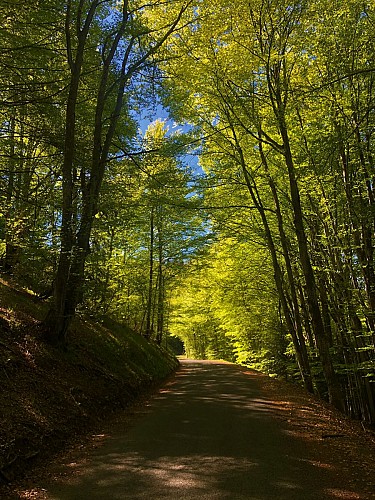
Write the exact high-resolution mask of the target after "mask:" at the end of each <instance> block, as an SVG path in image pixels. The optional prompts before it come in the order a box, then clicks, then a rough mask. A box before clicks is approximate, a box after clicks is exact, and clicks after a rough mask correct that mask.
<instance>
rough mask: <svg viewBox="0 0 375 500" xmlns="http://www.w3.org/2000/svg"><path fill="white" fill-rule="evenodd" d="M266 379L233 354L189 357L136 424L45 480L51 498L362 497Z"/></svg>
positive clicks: (255, 499) (250, 499) (305, 499)
mask: <svg viewBox="0 0 375 500" xmlns="http://www.w3.org/2000/svg"><path fill="white" fill-rule="evenodd" d="M259 379H260V377H259V375H257V374H256V372H249V371H246V370H244V369H241V368H239V367H237V366H234V365H231V364H228V363H220V362H204V361H188V360H186V361H183V362H182V368H181V370H180V371H179V372H178V373H177V375H176V377H175V379H174V380H173V381H172V382H171V383H169V384H168V385H166V386H165V387H164V389H162V390H161V391H160V392H158V393H157V394H156V395H155V396H154V397H153V398H152V399H151V400H150V402H149V404H148V407H147V408H146V411H143V412H141V415H138V417H137V418H136V419H135V421H134V422H132V423H131V425H130V426H127V428H124V429H123V430H122V431H121V430H120V431H117V432H116V434H115V435H111V436H109V437H108V438H107V439H104V440H103V442H102V443H101V444H100V446H98V447H97V448H96V449H95V450H93V451H92V453H91V454H90V456H89V459H88V460H85V461H81V462H80V461H79V460H77V461H73V462H72V463H71V464H70V465H68V466H64V467H65V476H62V477H60V479H59V480H56V481H55V482H53V483H51V484H46V485H44V488H45V492H46V498H48V499H51V500H79V499H82V500H96V499H102V500H112V499H132V500H137V499H147V500H157V499H174V500H183V499H192V500H193V499H194V500H222V499H228V500H237V499H238V500H241V499H243V500H283V499H285V500H297V499H298V500H308V499H315V500H326V499H327V500H329V499H332V500H334V499H338V498H345V499H357V498H362V497H361V496H356V495H355V494H354V493H353V496H351V493H350V491H349V490H348V489H345V485H343V484H342V479H340V478H339V477H337V475H336V474H335V471H334V470H332V468H329V467H324V466H321V465H322V464H320V466H317V464H316V462H314V460H313V459H312V457H311V456H309V455H308V450H307V448H306V446H305V445H304V441H303V440H302V439H299V438H298V437H296V436H293V435H290V433H288V431H287V427H286V425H287V424H286V422H283V420H282V419H280V418H278V417H277V415H276V413H277V403H275V402H273V401H272V400H270V399H267V395H265V394H263V392H262V390H261V383H260V380H259ZM69 468H70V469H69ZM67 470H68V471H69V470H71V471H72V473H71V474H69V473H68V474H67V473H66V471H67ZM340 491H341V492H342V496H341V494H340V493H339V492H340Z"/></svg>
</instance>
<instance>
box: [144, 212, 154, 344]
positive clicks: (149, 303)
mask: <svg viewBox="0 0 375 500" xmlns="http://www.w3.org/2000/svg"><path fill="white" fill-rule="evenodd" d="M153 280H154V208H153V207H152V208H151V216H150V249H149V277H148V296H147V312H146V330H145V337H146V339H150V338H151V335H152V327H151V322H152V309H153V307H152V296H153Z"/></svg>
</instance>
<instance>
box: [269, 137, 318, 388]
mask: <svg viewBox="0 0 375 500" xmlns="http://www.w3.org/2000/svg"><path fill="white" fill-rule="evenodd" d="M259 151H260V155H261V159H262V163H263V166H264V168H265V171H266V174H267V177H268V183H269V186H270V188H271V192H272V196H273V200H274V203H275V210H276V216H277V223H278V229H279V235H280V241H281V246H282V249H283V257H284V261H285V266H286V270H287V276H288V283H289V290H290V294H291V299H292V304H293V313H294V324H295V336H296V339H295V344H296V346H297V349H298V351H299V352H300V357H301V362H300V363H301V372H302V373H301V375H302V380H303V382H304V385H305V388H306V389H307V390H308V391H309V392H311V393H314V385H313V380H312V375H311V368H310V361H309V356H308V352H307V348H306V342H305V337H304V335H303V328H302V319H301V315H300V305H299V302H298V297H297V291H296V286H295V278H294V275H293V269H292V264H291V260H290V255H289V244H288V240H287V236H286V234H285V230H284V222H283V217H282V213H281V208H280V202H279V197H278V194H277V189H276V185H275V182H274V180H273V178H272V176H271V174H270V172H269V168H268V162H267V158H266V156H265V154H264V152H263V146H262V142H261V141H259Z"/></svg>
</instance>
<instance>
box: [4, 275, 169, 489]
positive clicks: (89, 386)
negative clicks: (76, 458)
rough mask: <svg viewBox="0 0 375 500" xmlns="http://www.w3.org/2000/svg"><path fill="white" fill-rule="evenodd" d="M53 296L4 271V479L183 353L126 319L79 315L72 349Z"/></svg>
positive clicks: (126, 400)
mask: <svg viewBox="0 0 375 500" xmlns="http://www.w3.org/2000/svg"><path fill="white" fill-rule="evenodd" d="M45 312H46V304H44V303H43V302H42V301H40V300H39V299H38V298H37V297H35V296H33V295H32V294H31V293H30V292H28V291H25V290H23V289H21V288H20V287H19V286H17V284H14V283H11V282H10V281H9V280H7V281H6V280H4V279H1V278H0V384H1V391H0V487H1V483H3V484H4V483H6V482H7V481H8V480H13V479H14V478H16V477H17V476H18V475H19V474H20V473H22V472H23V471H24V470H27V469H28V468H29V467H30V466H31V465H32V464H33V463H35V462H36V461H38V460H40V459H44V458H46V457H48V456H50V455H51V454H52V453H53V452H55V451H58V450H60V449H61V448H63V447H64V446H65V445H66V444H67V443H69V442H70V441H72V440H74V438H75V437H77V436H79V435H82V434H83V433H85V431H86V432H87V431H88V430H89V429H90V428H92V427H93V426H95V425H96V424H97V423H98V421H100V420H102V419H105V418H106V416H107V415H109V413H112V412H113V411H115V410H118V409H121V408H125V407H126V406H127V405H129V404H130V403H131V402H132V401H133V400H134V399H135V397H136V396H137V395H139V394H141V393H142V392H144V391H145V390H146V389H147V388H148V387H150V386H151V385H152V384H154V383H157V381H158V380H162V379H164V378H165V377H167V376H168V374H170V373H171V372H172V371H173V370H174V369H175V368H176V367H177V364H178V362H177V360H176V359H175V358H174V357H173V356H171V355H169V354H167V353H166V352H164V351H163V350H161V349H160V348H159V347H158V346H156V345H155V344H153V343H149V342H147V341H145V339H144V338H143V337H141V336H140V335H138V334H136V333H134V332H132V331H131V330H129V329H128V328H127V327H125V326H124V325H118V324H116V323H112V322H108V323H107V324H96V323H91V322H87V321H84V320H77V321H75V323H74V325H73V328H72V331H71V334H70V337H69V344H68V347H67V349H66V351H64V352H63V351H61V350H58V349H56V348H54V347H52V346H50V345H48V344H46V343H45V342H44V341H43V339H42V338H41V336H40V333H39V330H38V328H37V326H38V323H39V321H40V320H41V319H42V318H43V316H44V314H45Z"/></svg>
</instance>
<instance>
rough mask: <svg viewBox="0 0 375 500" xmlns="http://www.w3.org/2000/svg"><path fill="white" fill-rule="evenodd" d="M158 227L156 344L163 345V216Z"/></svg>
mask: <svg viewBox="0 0 375 500" xmlns="http://www.w3.org/2000/svg"><path fill="white" fill-rule="evenodd" d="M160 219H161V220H160V222H159V227H158V253H159V261H158V285H159V286H158V311H157V323H156V342H157V343H158V344H159V345H161V343H162V340H163V333H164V276H163V239H162V234H163V230H162V225H163V221H162V215H160Z"/></svg>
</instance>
